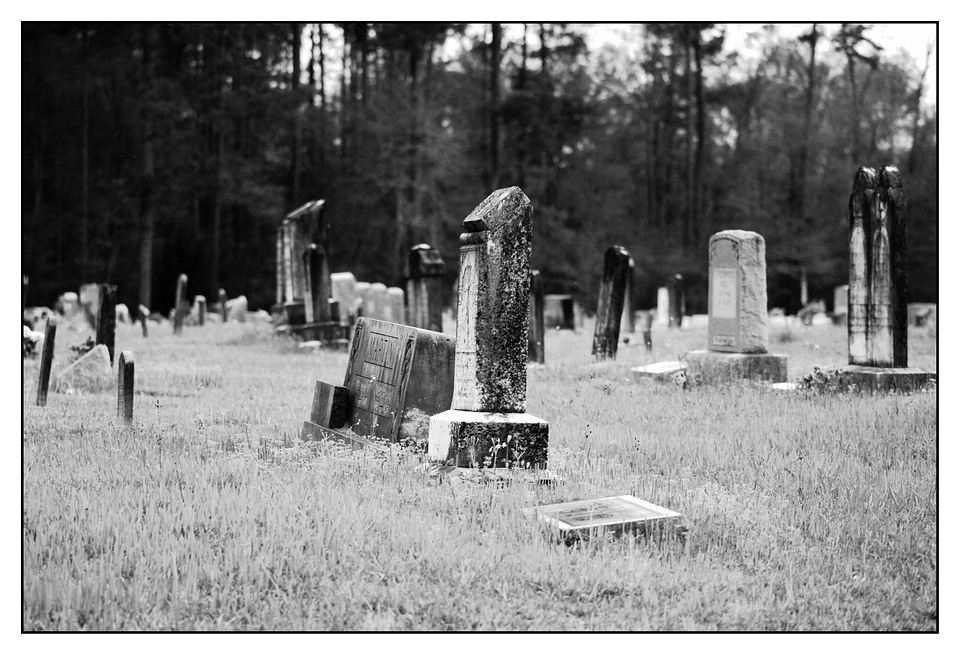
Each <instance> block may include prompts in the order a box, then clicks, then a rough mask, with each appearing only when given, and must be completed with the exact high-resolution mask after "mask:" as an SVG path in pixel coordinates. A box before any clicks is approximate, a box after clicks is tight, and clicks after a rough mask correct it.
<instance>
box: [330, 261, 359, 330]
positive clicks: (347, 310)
mask: <svg viewBox="0 0 960 655" xmlns="http://www.w3.org/2000/svg"><path fill="white" fill-rule="evenodd" d="M330 286H331V297H332V298H333V299H334V300H335V301H337V303H338V304H339V305H340V321H341V322H342V323H345V324H347V325H353V324H354V323H355V322H356V320H357V278H355V277H354V276H353V273H349V272H341V273H333V274H332V275H331V276H330Z"/></svg>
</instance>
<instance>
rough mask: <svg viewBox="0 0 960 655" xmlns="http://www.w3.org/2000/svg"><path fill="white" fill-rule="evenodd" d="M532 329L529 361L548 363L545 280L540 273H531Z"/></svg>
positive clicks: (530, 331)
mask: <svg viewBox="0 0 960 655" xmlns="http://www.w3.org/2000/svg"><path fill="white" fill-rule="evenodd" d="M529 321H530V329H529V330H528V331H527V335H528V336H527V360H528V361H530V362H533V363H535V364H543V363H544V362H545V361H546V358H545V356H544V351H543V336H544V328H543V278H542V277H540V271H530V319H529Z"/></svg>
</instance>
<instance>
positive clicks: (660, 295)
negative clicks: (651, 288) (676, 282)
mask: <svg viewBox="0 0 960 655" xmlns="http://www.w3.org/2000/svg"><path fill="white" fill-rule="evenodd" d="M656 324H657V325H669V324H670V290H669V289H668V288H667V287H660V288H658V289H657V319H656Z"/></svg>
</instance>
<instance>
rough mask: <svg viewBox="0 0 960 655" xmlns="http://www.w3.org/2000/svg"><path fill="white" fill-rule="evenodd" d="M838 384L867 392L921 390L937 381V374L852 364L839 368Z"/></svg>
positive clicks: (915, 369)
mask: <svg viewBox="0 0 960 655" xmlns="http://www.w3.org/2000/svg"><path fill="white" fill-rule="evenodd" d="M839 374H840V375H839V380H838V386H839V387H840V389H841V390H844V391H849V390H851V389H856V390H859V391H866V392H879V393H890V392H901V393H909V392H913V391H921V390H923V389H924V388H926V387H927V385H929V384H930V383H931V382H936V381H937V374H936V373H931V372H930V371H924V370H921V369H918V368H882V367H877V366H859V365H856V364H851V365H848V366H844V367H841V368H840V369H839Z"/></svg>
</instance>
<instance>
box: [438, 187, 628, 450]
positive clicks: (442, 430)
mask: <svg viewBox="0 0 960 655" xmlns="http://www.w3.org/2000/svg"><path fill="white" fill-rule="evenodd" d="M532 214H533V207H532V206H531V205H530V200H529V199H528V198H527V197H526V195H524V193H523V192H522V191H521V190H520V189H519V188H518V187H509V188H506V189H500V190H498V191H494V192H493V193H492V194H490V195H489V196H488V197H487V198H486V199H485V200H484V201H483V202H482V203H480V204H479V205H478V206H477V207H476V209H474V210H473V212H471V213H470V215H469V216H467V218H466V219H464V221H463V226H464V228H465V230H466V231H465V232H464V233H463V234H461V235H460V274H459V278H460V279H459V284H458V294H459V298H458V301H457V356H456V375H455V378H454V391H453V401H452V405H451V409H450V410H449V411H446V412H443V413H440V414H437V415H435V416H433V417H431V418H430V441H429V444H430V445H429V456H430V457H431V459H433V460H440V461H445V462H448V463H451V464H453V465H455V466H497V465H500V466H521V467H523V466H533V467H543V466H545V465H546V461H547V439H548V426H547V423H546V422H545V421H543V420H542V419H539V418H536V417H535V416H531V415H530V414H527V413H526V400H527V399H526V391H527V367H526V364H527V348H528V345H527V329H528V325H527V318H528V313H529V302H530V300H529V298H530V296H529V294H530V255H531V251H532V237H533V221H532ZM618 318H619V316H618Z"/></svg>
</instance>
